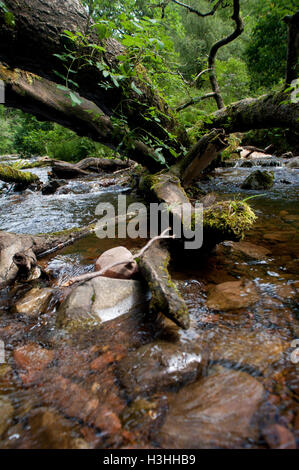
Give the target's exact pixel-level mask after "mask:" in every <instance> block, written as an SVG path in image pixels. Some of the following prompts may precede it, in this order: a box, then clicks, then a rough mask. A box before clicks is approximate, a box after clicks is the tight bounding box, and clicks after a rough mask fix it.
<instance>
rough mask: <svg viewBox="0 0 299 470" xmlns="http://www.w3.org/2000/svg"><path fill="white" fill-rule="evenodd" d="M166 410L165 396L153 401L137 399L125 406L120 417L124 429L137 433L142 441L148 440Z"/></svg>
mask: <svg viewBox="0 0 299 470" xmlns="http://www.w3.org/2000/svg"><path fill="white" fill-rule="evenodd" d="M166 409H167V398H166V396H159V397H157V398H156V399H154V400H152V399H151V400H146V399H145V398H137V399H136V400H134V401H133V402H131V403H130V405H129V406H127V407H126V408H125V409H124V410H123V412H122V415H121V420H122V424H123V426H124V428H125V429H128V430H132V431H134V432H135V433H136V432H138V437H139V438H140V437H142V440H144V439H149V438H150V434H151V433H152V432H154V430H155V429H157V428H158V426H160V425H161V424H162V420H163V418H164V416H165V412H166Z"/></svg>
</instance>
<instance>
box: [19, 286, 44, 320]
mask: <svg viewBox="0 0 299 470" xmlns="http://www.w3.org/2000/svg"><path fill="white" fill-rule="evenodd" d="M52 293H53V290H52V289H39V288H34V289H31V290H30V291H29V292H28V293H27V294H26V295H25V297H23V299H21V300H19V302H17V303H16V305H15V310H16V312H17V313H23V314H25V315H27V316H29V317H36V316H38V315H39V314H40V313H43V312H44V310H45V309H46V308H47V306H48V303H49V301H50V299H51V297H52Z"/></svg>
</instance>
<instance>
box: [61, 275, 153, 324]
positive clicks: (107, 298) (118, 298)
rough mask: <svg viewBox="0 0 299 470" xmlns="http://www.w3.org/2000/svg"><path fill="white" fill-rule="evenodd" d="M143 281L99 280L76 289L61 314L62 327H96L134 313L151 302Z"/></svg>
mask: <svg viewBox="0 0 299 470" xmlns="http://www.w3.org/2000/svg"><path fill="white" fill-rule="evenodd" d="M148 297H149V295H148V291H147V289H146V288H145V286H144V285H143V283H141V282H139V281H133V280H124V279H110V278H107V277H101V276H99V277H96V278H94V279H91V280H90V281H88V282H85V283H84V284H83V285H79V286H77V287H75V288H74V290H73V291H72V292H71V294H70V295H69V296H68V297H67V298H66V299H65V300H64V301H63V303H62V304H61V306H60V308H59V310H58V317H57V321H58V325H59V326H62V327H71V328H76V327H80V326H87V325H91V326H92V325H95V324H100V323H101V322H106V321H109V320H113V319H114V318H117V317H119V316H120V315H124V314H126V313H129V312H131V311H132V310H133V309H136V308H137V307H138V306H141V305H142V304H145V303H146V302H147V300H148Z"/></svg>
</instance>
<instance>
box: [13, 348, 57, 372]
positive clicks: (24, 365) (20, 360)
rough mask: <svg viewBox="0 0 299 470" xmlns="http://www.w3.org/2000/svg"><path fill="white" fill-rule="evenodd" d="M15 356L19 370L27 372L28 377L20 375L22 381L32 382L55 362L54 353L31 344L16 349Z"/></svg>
mask: <svg viewBox="0 0 299 470" xmlns="http://www.w3.org/2000/svg"><path fill="white" fill-rule="evenodd" d="M13 356H14V360H15V362H16V364H17V366H18V368H20V369H23V370H25V371H26V372H27V374H26V375H24V374H20V375H21V377H22V379H23V380H24V381H31V380H34V379H35V378H36V377H38V376H39V375H40V374H41V372H42V371H43V370H44V369H45V368H46V367H47V366H48V365H49V364H50V363H51V362H52V361H53V359H54V351H50V350H49V349H45V348H42V347H41V346H38V345H37V344H34V343H30V344H26V345H25V346H22V347H20V348H17V349H15V350H14V354H13Z"/></svg>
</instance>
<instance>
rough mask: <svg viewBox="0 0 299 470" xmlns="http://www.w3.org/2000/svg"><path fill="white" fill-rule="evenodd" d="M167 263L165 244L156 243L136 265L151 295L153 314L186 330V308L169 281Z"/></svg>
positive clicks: (188, 323) (187, 326)
mask: <svg viewBox="0 0 299 470" xmlns="http://www.w3.org/2000/svg"><path fill="white" fill-rule="evenodd" d="M169 261H170V254H169V252H168V249H167V247H166V245H165V242H161V241H156V242H155V243H153V244H152V245H151V246H150V248H149V249H148V250H147V251H146V252H145V253H144V254H143V256H142V257H141V258H140V260H139V262H138V264H139V267H140V271H141V273H142V275H143V277H144V278H145V279H146V281H147V282H148V285H149V288H150V291H151V293H152V299H151V302H150V308H151V309H152V310H153V311H154V312H155V313H163V314H164V315H166V316H167V317H168V318H170V320H172V321H173V322H175V323H176V324H177V325H178V326H179V327H180V328H183V329H188V328H189V325H190V320H189V312H188V308H187V306H186V304H185V301H184V299H183V298H182V296H181V294H180V293H179V291H178V289H177V287H176V285H175V284H174V282H173V281H172V280H171V276H170V274H169V272H168V264H169Z"/></svg>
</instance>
